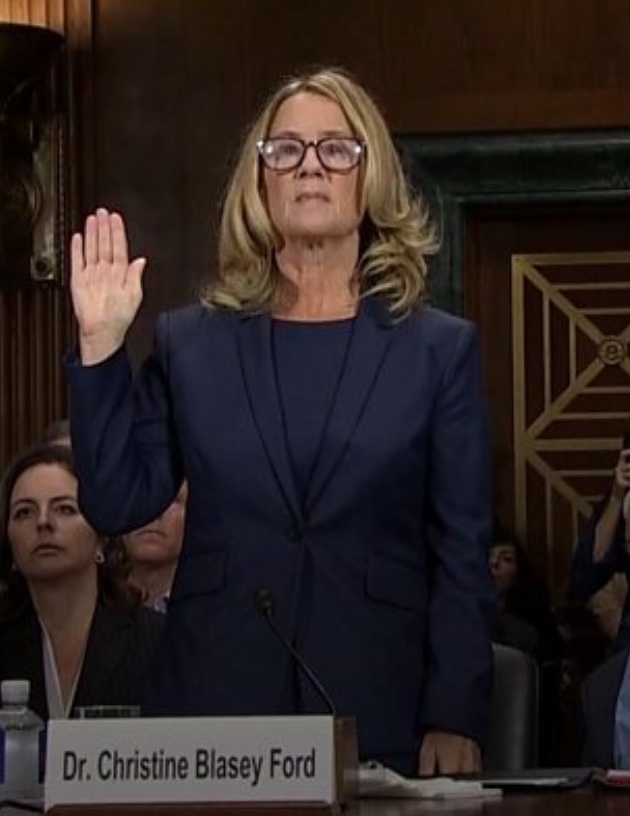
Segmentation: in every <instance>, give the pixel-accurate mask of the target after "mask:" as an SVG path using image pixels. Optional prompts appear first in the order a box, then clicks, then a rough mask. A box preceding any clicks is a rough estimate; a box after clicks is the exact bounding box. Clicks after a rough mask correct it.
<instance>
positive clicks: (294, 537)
mask: <svg viewBox="0 0 630 816" xmlns="http://www.w3.org/2000/svg"><path fill="white" fill-rule="evenodd" d="M289 540H290V541H301V540H302V530H301V528H300V527H298V525H297V524H292V525H291V527H289Z"/></svg>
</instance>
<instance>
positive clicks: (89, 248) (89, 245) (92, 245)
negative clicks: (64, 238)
mask: <svg viewBox="0 0 630 816" xmlns="http://www.w3.org/2000/svg"><path fill="white" fill-rule="evenodd" d="M85 263H86V266H89V265H94V264H95V263H96V216H94V215H88V217H87V219H86V221H85Z"/></svg>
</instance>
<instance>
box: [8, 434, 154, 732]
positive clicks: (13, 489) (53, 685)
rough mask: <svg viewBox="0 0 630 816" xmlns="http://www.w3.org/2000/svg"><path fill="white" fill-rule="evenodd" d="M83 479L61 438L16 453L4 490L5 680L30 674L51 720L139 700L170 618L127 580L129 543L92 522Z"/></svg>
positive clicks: (35, 704) (35, 699) (35, 701)
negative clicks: (81, 503)
mask: <svg viewBox="0 0 630 816" xmlns="http://www.w3.org/2000/svg"><path fill="white" fill-rule="evenodd" d="M77 486H78V485H77V478H76V475H75V471H74V464H73V460H72V454H71V452H70V450H69V448H68V447H67V446H60V445H58V446H48V447H39V448H35V449H34V450H32V451H29V452H28V453H26V454H24V455H22V456H20V457H19V458H18V459H16V460H15V462H14V463H13V464H12V465H11V466H10V467H9V468H8V470H7V471H6V473H5V475H4V479H3V482H2V487H1V490H0V502H1V505H0V511H1V513H2V529H1V531H0V536H1V538H0V581H2V583H3V585H4V586H3V590H2V592H1V593H0V680H6V679H18V678H20V679H22V678H23V679H27V680H30V683H31V701H30V705H31V708H32V709H33V710H34V711H36V712H37V713H38V714H39V715H40V716H41V717H43V718H44V719H47V718H64V717H68V716H71V715H72V711H73V709H74V708H76V707H77V706H90V705H137V704H140V703H141V700H142V688H143V681H144V679H145V676H147V674H148V672H149V670H150V666H151V664H152V658H153V654H154V652H155V650H156V647H157V646H158V643H159V637H160V633H161V629H162V625H163V620H164V618H163V616H162V615H160V614H158V613H156V612H153V611H152V610H150V609H146V608H145V607H143V606H142V604H141V602H140V598H139V596H138V595H137V593H134V592H133V591H132V590H131V589H130V588H129V587H128V586H127V583H126V578H127V573H128V567H127V560H126V555H125V551H124V547H123V545H122V542H120V541H119V540H117V539H109V538H103V537H99V535H98V534H97V533H96V532H95V531H94V529H93V528H92V527H90V525H89V524H88V522H87V521H86V520H85V518H84V517H83V516H82V515H81V512H80V511H79V509H78V505H77Z"/></svg>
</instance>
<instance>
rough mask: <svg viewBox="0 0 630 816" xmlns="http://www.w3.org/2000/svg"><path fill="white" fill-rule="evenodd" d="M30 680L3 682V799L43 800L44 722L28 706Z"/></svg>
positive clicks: (0, 724) (0, 764)
mask: <svg viewBox="0 0 630 816" xmlns="http://www.w3.org/2000/svg"><path fill="white" fill-rule="evenodd" d="M30 691H31V684H30V683H29V681H28V680H3V681H2V683H0V697H1V699H2V708H0V797H1V798H2V799H18V800H24V799H31V800H32V799H41V796H42V781H43V773H42V771H43V759H44V721H43V720H42V719H41V717H38V716H37V714H35V712H34V711H31V709H30V708H29V707H28V699H29V695H30Z"/></svg>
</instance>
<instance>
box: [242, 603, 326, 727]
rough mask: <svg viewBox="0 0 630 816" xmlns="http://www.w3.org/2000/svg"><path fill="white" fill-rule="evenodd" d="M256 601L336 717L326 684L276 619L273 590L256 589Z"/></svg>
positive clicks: (272, 627)
mask: <svg viewBox="0 0 630 816" xmlns="http://www.w3.org/2000/svg"><path fill="white" fill-rule="evenodd" d="M254 603H255V604H256V609H257V610H258V611H259V612H260V614H261V615H262V616H263V618H264V619H265V620H266V621H267V623H268V624H269V626H270V628H271V631H272V632H273V633H274V635H275V636H276V637H277V638H278V640H279V641H280V643H282V645H283V646H284V648H285V649H286V650H287V651H288V652H289V654H290V655H291V657H292V658H293V659H294V660H295V662H296V664H297V665H298V667H299V669H300V671H301V672H303V674H304V676H305V677H306V678H307V679H308V681H309V683H310V684H311V686H312V687H313V688H314V689H315V691H316V692H317V694H318V695H319V697H320V699H321V700H323V702H324V705H325V706H326V708H327V709H328V712H329V713H330V714H332V716H333V717H336V716H337V708H336V706H335V704H334V703H333V701H332V699H331V697H330V695H329V694H328V692H327V691H326V689H325V688H324V686H323V685H322V684H321V682H320V681H319V680H318V679H317V677H316V676H315V674H314V673H313V672H312V670H311V669H310V668H309V667H308V666H307V665H306V663H305V662H304V658H303V657H302V655H301V654H300V653H299V652H298V651H297V649H296V648H295V647H294V646H293V644H292V643H291V641H290V640H289V639H288V638H287V636H286V635H285V634H284V632H283V631H282V630H281V629H280V627H279V626H278V622H277V621H276V619H275V617H274V614H273V613H274V606H275V604H274V600H273V595H272V594H271V592H270V591H269V590H268V589H265V588H264V587H261V589H258V590H256V593H255V595H254Z"/></svg>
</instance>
